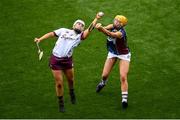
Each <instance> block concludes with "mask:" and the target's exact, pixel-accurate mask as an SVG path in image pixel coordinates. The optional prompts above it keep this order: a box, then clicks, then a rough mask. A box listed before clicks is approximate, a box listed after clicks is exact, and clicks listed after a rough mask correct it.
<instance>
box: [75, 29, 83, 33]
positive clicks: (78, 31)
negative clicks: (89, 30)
mask: <svg viewBox="0 0 180 120" xmlns="http://www.w3.org/2000/svg"><path fill="white" fill-rule="evenodd" d="M74 31H75V33H76V34H80V33H81V32H82V31H81V30H79V29H76V28H74Z"/></svg>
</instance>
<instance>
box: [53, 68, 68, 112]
mask: <svg viewBox="0 0 180 120" xmlns="http://www.w3.org/2000/svg"><path fill="white" fill-rule="evenodd" d="M52 73H53V76H54V78H55V87H56V94H57V97H58V102H59V111H60V112H64V111H65V110H64V97H63V96H64V86H63V77H62V74H63V73H62V70H52Z"/></svg>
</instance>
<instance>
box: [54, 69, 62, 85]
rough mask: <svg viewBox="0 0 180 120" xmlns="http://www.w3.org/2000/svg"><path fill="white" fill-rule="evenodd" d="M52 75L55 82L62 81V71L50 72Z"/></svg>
mask: <svg viewBox="0 0 180 120" xmlns="http://www.w3.org/2000/svg"><path fill="white" fill-rule="evenodd" d="M52 74H53V76H54V78H55V80H56V81H57V82H62V81H63V72H62V70H52Z"/></svg>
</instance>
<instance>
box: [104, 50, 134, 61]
mask: <svg viewBox="0 0 180 120" xmlns="http://www.w3.org/2000/svg"><path fill="white" fill-rule="evenodd" d="M107 58H118V59H121V60H127V61H129V62H130V61H131V53H128V54H125V55H116V54H113V53H111V52H109V53H108V56H107Z"/></svg>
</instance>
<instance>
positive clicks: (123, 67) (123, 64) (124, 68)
mask: <svg viewBox="0 0 180 120" xmlns="http://www.w3.org/2000/svg"><path fill="white" fill-rule="evenodd" d="M129 65H130V62H129V61H127V60H120V62H119V71H120V80H121V92H122V107H123V108H127V107H128V101H127V100H128V81H127V75H128V71H129Z"/></svg>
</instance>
